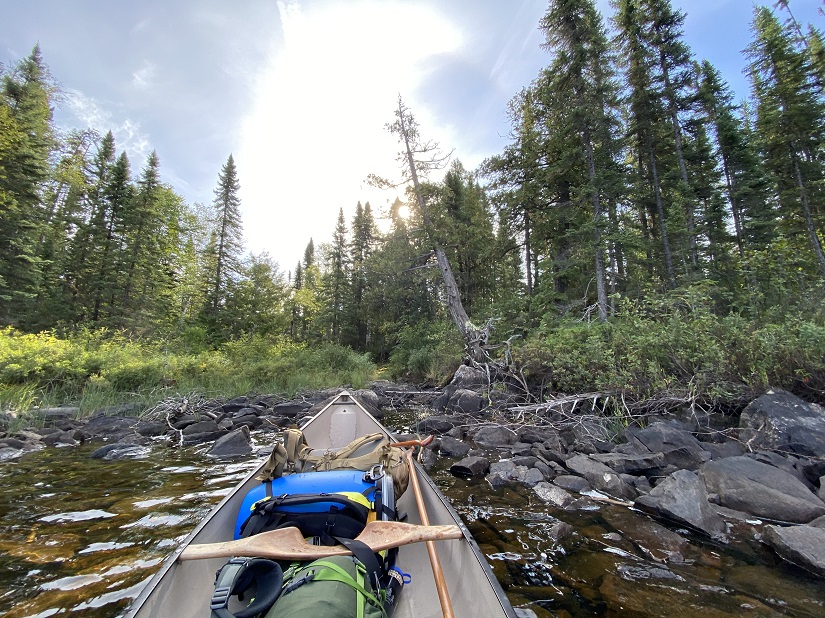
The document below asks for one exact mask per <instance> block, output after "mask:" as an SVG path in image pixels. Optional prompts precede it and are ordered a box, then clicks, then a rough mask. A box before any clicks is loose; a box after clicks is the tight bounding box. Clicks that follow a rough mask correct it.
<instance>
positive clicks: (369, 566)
mask: <svg viewBox="0 0 825 618" xmlns="http://www.w3.org/2000/svg"><path fill="white" fill-rule="evenodd" d="M335 540H336V541H338V542H339V543H340V544H341V545H343V546H344V547H346V548H347V549H348V550H350V551H351V552H352V555H353V556H355V557H356V558H358V560H360V561H361V564H363V565H364V568H365V569H366V570H367V576H368V578H369V580H370V583H371V584H372V589H373V590H375V591H378V590H380V589H381V573H382V568H381V564H380V563H379V561H378V556H377V555H376V554H374V553H373V551H372V549H370V546H369V545H367V544H366V543H362V542H361V541H356V540H355V539H346V538H344V537H335Z"/></svg>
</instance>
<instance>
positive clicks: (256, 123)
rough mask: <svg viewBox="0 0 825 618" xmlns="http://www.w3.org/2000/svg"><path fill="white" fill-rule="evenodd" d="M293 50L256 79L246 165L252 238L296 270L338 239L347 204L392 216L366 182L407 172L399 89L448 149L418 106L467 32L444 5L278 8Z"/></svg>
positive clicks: (277, 50) (276, 50)
mask: <svg viewBox="0 0 825 618" xmlns="http://www.w3.org/2000/svg"><path fill="white" fill-rule="evenodd" d="M278 8H279V12H280V17H281V24H282V28H283V46H277V47H275V46H273V51H272V54H271V58H270V62H269V64H268V66H267V68H266V69H265V70H264V72H263V73H261V74H260V75H259V76H258V79H257V82H256V84H255V105H254V108H253V109H251V110H250V112H249V114H248V116H247V117H246V118H245V121H244V124H243V130H242V135H241V139H240V141H239V144H238V146H237V150H236V153H235V155H236V156H235V158H236V161H237V164H238V173H239V178H240V182H241V192H242V193H241V197H242V201H243V210H244V222H245V235H246V237H247V239H248V241H249V248H250V249H251V250H252V251H255V252H260V251H263V250H267V251H269V252H270V253H271V254H272V255H273V257H274V258H275V259H276V260H278V262H279V263H280V264H281V266H282V267H283V268H285V269H288V268H291V266H292V265H293V264H294V263H296V262H297V261H298V259H299V258H300V257H301V256H302V255H303V250H304V247H305V246H306V243H307V242H308V241H309V239H310V237H312V238H313V239H314V240H315V242H316V244H317V243H319V242H323V241H326V240H327V239H328V238H329V237H330V236H331V233H332V228H333V227H334V225H335V215H336V214H337V212H338V209H339V208H341V207H343V208H344V212H345V216H346V217H347V220H348V222H349V220H350V219H351V216H352V212H353V211H354V208H355V204H356V202H358V201H359V200H360V201H361V202H362V203H363V202H366V201H369V202H370V203H371V205H372V206H373V207H374V209H380V208H381V207H382V206H384V204H385V203H386V201H387V200H388V199H392V198H393V197H394V196H395V194H394V193H393V194H392V195H389V194H384V193H381V192H377V191H376V190H374V189H372V188H370V187H368V186H366V184H365V182H364V179H365V178H366V177H367V175H368V174H370V173H377V174H381V175H384V176H389V177H396V176H397V175H398V172H397V164H396V161H395V154H396V153H397V151H398V150H399V146H398V144H397V143H396V141H395V138H394V137H393V136H391V135H389V134H388V133H387V132H386V130H385V129H384V125H385V124H386V123H388V122H391V121H392V120H393V109H394V108H395V105H396V99H397V96H398V94H399V93H401V94H402V96H403V97H404V99H405V102H407V104H408V105H409V106H410V107H411V108H412V110H413V111H414V113H415V114H416V117H417V119H418V120H419V123H420V124H421V127H422V131H423V132H424V134H425V135H426V136H428V137H432V138H434V139H438V140H440V141H442V143H444V144H449V143H451V142H449V141H446V140H445V137H446V138H449V137H450V136H449V129H448V128H440V127H437V126H436V125H435V121H434V119H433V118H432V117H431V116H430V114H429V113H428V111H427V108H426V106H425V105H424V104H423V103H422V102H418V101H416V100H415V91H416V88H417V86H418V84H420V83H421V81H422V80H423V79H424V78H425V77H426V76H427V74H428V71H430V70H432V68H433V67H434V66H435V58H436V57H437V56H438V55H439V54H445V53H450V52H453V51H454V50H456V49H458V48H459V47H460V46H461V42H462V41H461V35H460V33H459V31H458V30H457V29H456V28H454V27H453V26H452V25H451V24H449V23H448V22H447V21H446V20H445V19H444V18H443V17H442V16H441V15H440V14H439V13H437V12H436V11H435V10H433V9H432V8H429V7H427V6H422V5H416V4H412V3H410V4H406V3H405V4H398V3H388V2H367V1H365V2H346V1H342V2H336V3H323V7H322V8H319V7H318V5H316V4H311V5H307V6H305V5H303V4H301V3H299V2H295V1H283V2H279V3H278Z"/></svg>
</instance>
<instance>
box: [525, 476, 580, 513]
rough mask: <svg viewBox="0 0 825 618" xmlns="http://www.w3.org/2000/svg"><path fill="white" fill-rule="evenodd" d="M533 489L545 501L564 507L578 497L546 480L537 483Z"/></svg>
mask: <svg viewBox="0 0 825 618" xmlns="http://www.w3.org/2000/svg"><path fill="white" fill-rule="evenodd" d="M533 491H535V492H536V495H537V496H538V497H539V498H541V499H542V500H543V501H544V502H547V503H548V504H551V505H553V506H556V507H558V508H562V509H563V508H564V507H566V506H567V505H568V504H570V503H572V502H573V501H574V500H575V499H576V498H574V497H573V496H571V495H570V494H569V493H567V492H566V491H565V490H564V489H562V488H561V487H559V486H558V485H552V484H550V483H547V482H544V481H542V482H541V483H537V484H536V486H535V487H533Z"/></svg>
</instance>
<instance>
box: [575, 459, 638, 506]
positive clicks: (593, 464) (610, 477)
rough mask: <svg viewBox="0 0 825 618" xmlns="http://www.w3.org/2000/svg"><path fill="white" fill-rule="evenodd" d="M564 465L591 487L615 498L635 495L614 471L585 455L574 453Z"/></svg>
mask: <svg viewBox="0 0 825 618" xmlns="http://www.w3.org/2000/svg"><path fill="white" fill-rule="evenodd" d="M565 466H567V469H568V470H570V471H571V472H575V473H576V474H578V475H580V476H583V477H584V478H586V479H587V482H588V483H590V485H591V487H592V488H593V489H597V490H599V491H603V492H605V493H607V494H610V495H611V496H615V497H617V498H626V499H629V500H632V499H633V498H635V497H636V490H635V489H633V488H632V487H630V486H629V485H628V484H627V483H625V482H624V481H623V480H622V479H621V478H620V477H619V475H618V474H617V473H616V472H614V471H613V470H612V469H610V468H608V467H607V466H606V465H604V464H603V463H600V462H598V461H595V460H593V459H591V458H590V457H588V456H587V455H574V456H573V457H571V458H570V459H568V460H567V461H566V462H565Z"/></svg>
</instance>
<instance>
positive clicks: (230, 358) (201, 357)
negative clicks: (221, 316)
mask: <svg viewBox="0 0 825 618" xmlns="http://www.w3.org/2000/svg"><path fill="white" fill-rule="evenodd" d="M375 371H376V369H375V366H374V365H373V364H372V362H370V361H369V359H368V358H367V357H366V356H364V355H360V354H356V353H355V352H353V351H351V350H349V349H346V348H342V347H340V346H334V345H324V346H320V347H317V348H312V349H310V348H306V347H304V346H301V345H296V344H292V343H287V342H281V341H273V340H268V339H262V338H246V339H243V340H239V341H234V342H231V343H229V344H226V345H224V346H223V347H221V348H220V349H218V350H210V351H202V352H198V353H178V352H175V351H174V346H171V345H169V344H168V343H165V342H152V341H145V340H137V341H136V340H132V339H129V338H127V337H124V336H123V335H120V334H113V333H108V332H106V331H96V332H83V333H80V334H78V335H76V336H73V337H72V338H69V339H62V338H59V337H57V336H55V335H54V334H53V333H38V334H23V333H19V332H17V331H15V330H13V329H10V328H6V329H3V330H0V411H3V412H6V413H9V415H10V416H12V417H16V418H21V419H26V420H30V421H33V420H35V418H36V410H37V409H38V408H46V407H54V406H58V405H65V404H69V405H72V406H77V407H79V408H80V410H81V415H88V414H91V413H93V412H95V411H97V410H100V409H103V408H107V407H111V406H115V405H118V404H122V403H138V404H141V405H142V406H144V407H148V406H151V405H153V404H155V403H157V402H159V401H161V400H163V399H165V398H167V397H169V396H174V395H177V394H187V395H188V394H191V393H198V394H201V395H203V396H206V397H225V398H226V397H234V396H238V395H244V394H248V393H252V392H254V393H280V394H284V395H292V394H294V393H296V392H299V391H305V390H313V389H320V388H327V387H331V386H338V385H342V384H347V385H350V386H352V387H356V388H357V387H362V386H365V385H366V384H368V383H369V382H370V381H371V380H372V379H373V377H374V375H375Z"/></svg>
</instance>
